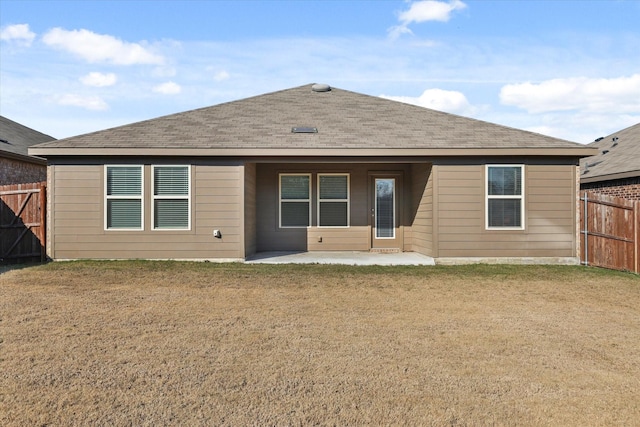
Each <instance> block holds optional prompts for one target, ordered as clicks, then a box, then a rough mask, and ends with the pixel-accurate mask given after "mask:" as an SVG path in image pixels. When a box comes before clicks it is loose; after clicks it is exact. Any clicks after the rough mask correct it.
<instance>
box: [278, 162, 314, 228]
mask: <svg viewBox="0 0 640 427" xmlns="http://www.w3.org/2000/svg"><path fill="white" fill-rule="evenodd" d="M279 195H280V197H279V199H280V200H279V205H280V227H281V228H301V227H309V226H310V225H311V175H310V174H280V191H279Z"/></svg>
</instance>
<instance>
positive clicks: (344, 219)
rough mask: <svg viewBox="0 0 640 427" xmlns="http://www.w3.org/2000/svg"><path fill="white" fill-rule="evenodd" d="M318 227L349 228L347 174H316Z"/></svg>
mask: <svg viewBox="0 0 640 427" xmlns="http://www.w3.org/2000/svg"><path fill="white" fill-rule="evenodd" d="M318 226H319V227H348V226H349V175H348V174H318Z"/></svg>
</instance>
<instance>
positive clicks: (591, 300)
mask: <svg viewBox="0 0 640 427" xmlns="http://www.w3.org/2000/svg"><path fill="white" fill-rule="evenodd" d="M639 390H640V278H638V276H634V275H631V274H625V273H619V272H612V271H606V270H598V269H592V268H585V267H549V266H458V267H350V266H326V265H325V266H322V265H307V266H305V265H280V266H269V265H244V264H209V263H178V262H142V261H133V262H67V263H51V264H48V265H44V266H36V267H29V268H22V269H11V270H9V271H5V272H3V273H1V274H0V425H2V426H44V425H47V426H49V425H51V426H68V425H116V426H120V425H122V426H124V425H135V426H151V425H153V426H158V425H185V426H186V425H189V426H198V425H234V426H236V425H427V426H428V425H436V426H442V425H553V426H558V425H565V426H566V425H576V426H584V425H634V424H637V422H638V420H639V419H640V393H639Z"/></svg>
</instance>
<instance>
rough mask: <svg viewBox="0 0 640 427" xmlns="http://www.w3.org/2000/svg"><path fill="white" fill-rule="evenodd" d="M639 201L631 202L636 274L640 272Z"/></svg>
mask: <svg viewBox="0 0 640 427" xmlns="http://www.w3.org/2000/svg"><path fill="white" fill-rule="evenodd" d="M638 211H640V201H635V202H634V203H633V240H634V249H633V253H634V261H635V272H636V274H640V263H639V258H640V254H638V252H640V212H638Z"/></svg>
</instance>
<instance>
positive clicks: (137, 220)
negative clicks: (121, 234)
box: [105, 165, 143, 230]
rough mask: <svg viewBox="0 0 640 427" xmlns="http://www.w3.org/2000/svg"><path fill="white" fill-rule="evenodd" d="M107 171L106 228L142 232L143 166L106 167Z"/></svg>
mask: <svg viewBox="0 0 640 427" xmlns="http://www.w3.org/2000/svg"><path fill="white" fill-rule="evenodd" d="M105 169H106V172H105V175H106V179H105V201H106V203H105V211H106V212H105V228H106V229H107V230H142V229H143V226H142V224H143V204H142V196H143V174H142V166H139V165H133V166H105Z"/></svg>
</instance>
